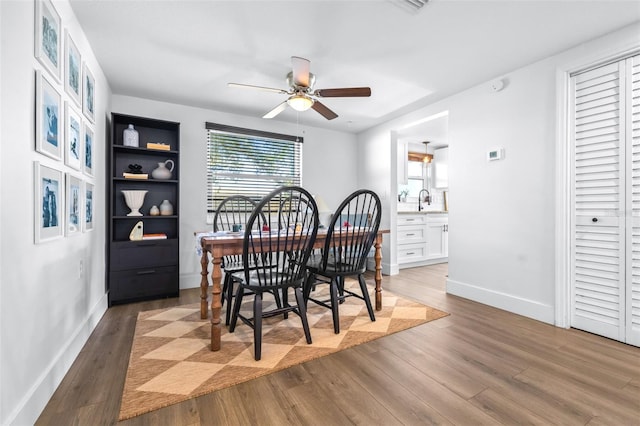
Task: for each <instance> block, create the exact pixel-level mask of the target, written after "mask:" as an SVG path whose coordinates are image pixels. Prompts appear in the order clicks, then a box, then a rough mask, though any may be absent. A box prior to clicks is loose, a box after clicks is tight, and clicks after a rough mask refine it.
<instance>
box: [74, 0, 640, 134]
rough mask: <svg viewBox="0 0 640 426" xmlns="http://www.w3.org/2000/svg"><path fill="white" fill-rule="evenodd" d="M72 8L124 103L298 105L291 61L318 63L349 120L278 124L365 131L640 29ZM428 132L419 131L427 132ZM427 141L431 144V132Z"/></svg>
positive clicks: (155, 1) (536, 6) (635, 5)
mask: <svg viewBox="0 0 640 426" xmlns="http://www.w3.org/2000/svg"><path fill="white" fill-rule="evenodd" d="M398 1H400V0H377V1H374V0H370V1H364V0H360V1H330V0H305V1H269V0H260V1H240V0H235V1H213V0H208V1H207V0H197V1H192V0H172V1H160V0H136V1H133V0H126V1H125V0H71V6H72V8H73V10H74V12H75V14H76V16H77V18H78V20H79V22H80V24H81V25H82V28H83V30H84V32H85V34H86V36H87V37H88V39H89V42H90V43H91V46H92V47H93V50H94V53H95V55H96V56H97V58H98V61H99V63H100V65H101V67H102V69H103V70H104V72H105V74H106V77H107V79H108V80H109V84H110V86H111V89H112V90H113V93H114V94H121V95H129V96H135V97H142V98H148V99H156V100H160V101H166V102H172V103H178V104H184V105H191V106H197V107H202V108H207V109H214V110H220V111H226V112H232V113H238V114H243V115H249V116H254V117H261V116H262V115H264V114H265V113H266V112H267V111H269V110H271V109H272V108H273V107H275V106H276V105H277V104H279V103H280V102H282V101H283V100H284V99H285V98H286V96H285V95H281V94H276V93H269V92H262V91H254V90H243V89H238V88H230V87H227V83H228V82H237V83H245V84H252V85H258V86H267V87H274V88H283V89H287V87H286V83H285V76H286V74H287V72H289V71H290V69H291V63H290V57H291V56H292V55H295V56H302V57H305V58H308V59H310V60H311V72H313V73H314V74H316V77H317V80H316V86H315V87H316V88H335V87H358V86H370V87H371V89H372V96H371V97H370V98H325V99H323V100H322V102H323V103H324V104H325V105H326V106H328V107H329V108H331V109H332V110H334V111H335V112H336V113H337V114H338V115H339V117H338V118H336V119H335V120H332V121H327V120H326V119H324V118H323V117H322V116H320V115H319V114H318V113H317V112H315V111H313V110H309V111H306V112H303V113H296V112H295V111H293V110H291V109H287V110H285V111H284V112H283V113H281V114H280V115H279V116H278V117H277V118H275V119H274V120H282V121H287V122H296V120H299V123H300V124H301V125H310V126H318V127H325V128H329V129H335V130H340V131H349V132H354V133H355V132H359V131H361V130H363V129H366V128H369V127H372V126H374V125H376V124H378V123H381V122H384V121H387V120H389V119H391V118H395V117H398V116H400V115H402V114H404V113H407V112H409V111H411V110H414V109H417V108H418V107H420V106H424V105H428V104H430V103H432V102H434V101H436V100H438V99H442V98H444V97H447V96H450V95H451V94H454V93H457V92H459V91H461V90H464V89H467V88H469V87H472V86H474V85H477V84H479V83H482V82H485V81H488V80H491V79H493V78H496V77H499V76H501V75H504V74H505V73H508V72H509V71H512V70H514V69H517V68H519V67H522V66H524V65H527V64H530V63H532V62H535V61H537V60H539V59H542V58H545V57H547V56H550V55H553V54H555V53H558V52H561V51H563V50H566V49H568V48H570V47H573V46H575V45H577V44H579V43H581V42H584V41H587V40H590V39H593V38H596V37H599V36H602V35H604V34H606V33H608V32H611V31H613V30H616V29H618V28H621V27H623V26H626V25H629V24H631V23H633V22H636V21H639V20H640V2H639V1H621V0H600V1H598V0H593V1H591V0H590V1H577V0H555V1H540V0H537V1H524V0H510V1H506V0H502V1H487V0H473V1H462V0H431V1H430V2H429V3H428V4H427V5H426V6H425V7H424V8H422V9H421V10H420V11H419V12H417V13H415V12H409V11H408V10H407V9H406V8H405V7H400V6H399V5H398ZM419 128H420V127H419V126H418V127H416V129H419ZM425 138H427V139H428V138H429V136H428V135H426V136H425Z"/></svg>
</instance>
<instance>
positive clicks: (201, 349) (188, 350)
mask: <svg viewBox="0 0 640 426" xmlns="http://www.w3.org/2000/svg"><path fill="white" fill-rule="evenodd" d="M345 285H346V286H347V287H348V288H349V287H353V288H359V287H358V284H357V282H356V281H355V280H347V281H346V282H345ZM318 289H319V290H320V289H322V290H320V291H321V292H326V293H327V294H328V286H327V285H322V286H319V287H318ZM356 291H359V290H356ZM318 293H319V292H316V293H315V294H316V298H317V296H318ZM373 294H374V292H373V288H370V296H371V300H372V301H373V300H375V299H374V296H373ZM382 295H383V296H382V310H381V311H375V316H376V321H375V322H372V321H371V320H370V319H369V315H368V313H367V309H366V307H365V305H364V302H362V301H361V300H359V299H356V298H353V297H351V298H347V300H346V301H345V302H344V303H343V304H341V305H340V308H339V312H340V334H335V333H334V332H333V322H332V319H331V310H329V309H326V308H323V307H321V306H318V305H316V304H314V303H309V307H308V311H307V318H308V320H309V326H310V327H311V337H312V339H313V343H312V344H310V345H308V344H307V342H306V340H305V338H304V332H303V330H302V323H301V321H300V317H298V316H297V315H296V314H294V313H290V314H289V318H288V319H287V320H284V319H283V318H282V316H278V317H272V318H267V319H264V320H263V330H262V333H263V338H262V340H263V341H262V359H261V360H260V361H255V360H254V359H253V330H252V329H251V328H250V327H248V326H247V325H245V324H244V323H242V322H241V321H238V325H237V326H236V330H235V332H234V333H229V332H228V330H227V328H226V327H224V326H223V328H222V338H221V346H222V348H221V350H220V351H217V352H211V351H210V349H209V348H210V330H211V323H210V321H209V320H208V319H207V320H201V319H200V305H199V303H198V304H192V305H184V306H176V307H173V308H166V309H158V310H154V311H146V312H140V313H139V314H138V320H137V323H136V330H135V335H134V338H133V346H132V349H131V357H130V360H129V367H128V370H127V377H126V381H125V385H124V391H123V395H122V403H121V405H120V416H119V420H125V419H128V418H131V417H134V416H138V415H140V414H144V413H148V412H150V411H153V410H157V409H158V408H162V407H165V406H167V405H171V404H175V403H178V402H181V401H185V400H187V399H190V398H194V397H197V396H200V395H203V394H206V393H209V392H213V391H216V390H219V389H222V388H226V387H229V386H233V385H236V384H238V383H242V382H245V381H247V380H251V379H254V378H256V377H260V376H264V375H266V374H270V373H273V372H275V371H279V370H282V369H284V368H287V367H290V366H292V365H296V364H299V363H302V362H305V361H309V360H312V359H315V358H319V357H321V356H324V355H328V354H331V353H334V352H337V351H341V350H343V349H347V348H349V347H352V346H355V345H359V344H361V343H365V342H368V341H371V340H374V339H377V338H380V337H382V336H385V335H388V334H391V333H396V332H398V331H401V330H406V329H407V328H411V327H415V326H417V325H419V324H423V323H425V322H429V321H432V320H435V319H438V318H442V317H445V316H447V315H448V314H447V313H446V312H442V311H439V310H437V309H434V308H431V307H429V306H426V305H423V304H421V303H418V302H414V301H411V300H408V299H405V298H402V297H400V296H396V295H394V294H392V293H390V292H388V291H386V290H383V292H382ZM268 297H269V296H268V295H265V300H264V302H263V303H264V305H265V306H264V307H265V309H269V308H270V307H269V306H267V305H269V299H268ZM320 297H322V296H321V295H320ZM246 299H248V301H247V302H246V303H243V306H242V310H243V311H246V312H247V314H248V315H249V316H250V312H251V309H252V303H251V301H252V298H251V297H247V298H246ZM290 300H295V299H294V298H293V297H290ZM223 313H224V308H223ZM223 321H224V318H223Z"/></svg>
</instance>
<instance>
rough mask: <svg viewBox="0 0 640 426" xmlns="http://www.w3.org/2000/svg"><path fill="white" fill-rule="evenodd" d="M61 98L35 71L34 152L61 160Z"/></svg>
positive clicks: (39, 73) (42, 76)
mask: <svg viewBox="0 0 640 426" xmlns="http://www.w3.org/2000/svg"><path fill="white" fill-rule="evenodd" d="M61 107H62V98H61V96H60V94H59V93H58V91H57V90H56V89H55V87H53V85H51V83H49V81H48V80H47V79H46V78H45V77H44V75H42V73H41V72H40V71H36V151H38V152H40V153H42V154H44V155H47V156H49V157H51V158H55V159H56V160H60V159H61V158H62V142H63V141H62V131H61V129H62V117H61V112H62V108H61Z"/></svg>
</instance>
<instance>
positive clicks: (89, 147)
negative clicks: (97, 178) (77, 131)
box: [82, 123, 94, 176]
mask: <svg viewBox="0 0 640 426" xmlns="http://www.w3.org/2000/svg"><path fill="white" fill-rule="evenodd" d="M93 136H94V133H93V130H92V129H91V126H89V125H88V124H87V123H84V140H83V143H84V162H83V167H82V169H83V171H84V173H85V174H86V175H87V176H93Z"/></svg>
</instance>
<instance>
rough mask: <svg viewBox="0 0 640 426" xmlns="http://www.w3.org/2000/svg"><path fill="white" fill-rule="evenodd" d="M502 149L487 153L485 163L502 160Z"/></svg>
mask: <svg viewBox="0 0 640 426" xmlns="http://www.w3.org/2000/svg"><path fill="white" fill-rule="evenodd" d="M502 157H504V148H494V149H491V150H489V151H487V161H494V160H502Z"/></svg>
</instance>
